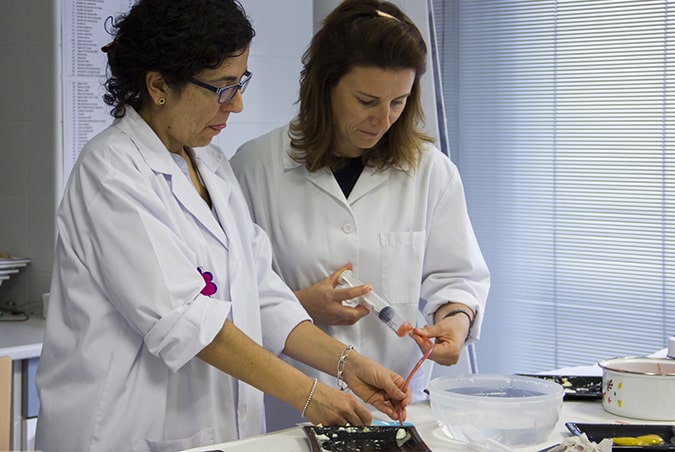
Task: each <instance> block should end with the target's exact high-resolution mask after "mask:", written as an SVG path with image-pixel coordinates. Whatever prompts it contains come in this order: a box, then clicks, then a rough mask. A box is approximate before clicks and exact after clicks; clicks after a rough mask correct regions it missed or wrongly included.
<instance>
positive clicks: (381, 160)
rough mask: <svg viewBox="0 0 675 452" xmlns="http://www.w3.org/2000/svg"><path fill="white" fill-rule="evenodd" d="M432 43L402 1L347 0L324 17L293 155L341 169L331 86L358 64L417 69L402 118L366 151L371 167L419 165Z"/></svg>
mask: <svg viewBox="0 0 675 452" xmlns="http://www.w3.org/2000/svg"><path fill="white" fill-rule="evenodd" d="M426 58H427V47H426V44H425V43H424V38H423V37H422V34H421V33H420V31H419V30H418V29H417V27H416V26H415V24H414V23H413V22H412V21H411V20H410V18H408V16H406V15H405V14H404V13H403V12H402V11H401V10H400V9H399V8H398V7H397V6H396V5H394V4H392V3H389V2H385V1H380V0H345V1H344V2H342V3H341V4H340V5H339V6H338V7H337V8H335V9H334V10H333V11H332V12H331V13H330V14H329V15H328V16H327V17H326V19H325V20H324V22H323V24H322V27H321V29H320V30H319V31H318V32H317V33H316V34H315V35H314V37H313V38H312V41H311V43H310V45H309V48H308V49H307V50H306V51H305V53H304V55H303V57H302V63H303V69H302V72H301V75H300V95H299V100H298V103H299V112H298V116H297V117H296V118H295V119H294V120H293V121H292V122H291V127H290V131H289V135H290V138H291V144H292V146H293V148H294V149H293V151H292V153H291V157H293V159H295V160H296V161H298V162H301V163H303V164H304V165H305V166H306V167H307V168H308V169H309V171H316V170H318V169H320V168H323V167H329V168H331V169H338V168H340V167H341V166H342V165H343V159H341V158H340V157H338V156H336V155H334V153H333V149H332V146H333V142H334V139H335V131H334V126H333V115H332V105H331V96H330V93H331V89H332V88H333V87H335V85H337V83H338V82H339V81H340V79H341V78H342V77H343V76H344V75H345V74H347V73H348V72H350V71H351V70H352V69H353V68H354V67H376V68H380V69H385V70H403V69H413V70H414V71H415V80H414V82H413V86H412V90H411V93H410V96H409V98H408V100H407V103H406V106H405V108H404V110H403V112H402V114H401V116H400V117H399V119H398V120H397V121H396V122H395V123H394V124H392V126H391V128H390V129H389V130H388V131H387V132H386V133H385V135H384V136H383V137H382V139H381V140H380V141H379V142H378V143H377V144H376V145H375V146H373V147H372V148H370V149H367V150H365V152H364V154H363V157H362V159H363V162H364V164H365V165H366V166H372V167H377V168H379V169H385V168H388V167H399V168H402V169H404V170H405V171H408V170H410V169H414V168H415V167H416V166H417V161H418V157H419V154H420V152H421V149H422V144H423V143H424V142H432V141H433V139H432V138H431V137H429V136H428V135H426V134H425V133H424V132H422V131H421V129H420V127H419V126H420V125H421V124H423V123H424V112H423V110H422V101H421V95H420V78H421V76H422V74H424V72H425V71H426Z"/></svg>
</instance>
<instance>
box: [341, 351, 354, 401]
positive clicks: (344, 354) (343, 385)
mask: <svg viewBox="0 0 675 452" xmlns="http://www.w3.org/2000/svg"><path fill="white" fill-rule="evenodd" d="M352 350H354V346H353V345H348V346H347V348H345V349H344V350H343V351H342V354H341V355H340V359H339V360H338V365H337V387H338V389H340V391H346V390H348V389H349V388H348V387H347V384H346V383H345V380H344V378H342V372H343V371H344V368H345V361H346V360H347V356H349V352H351V351H352Z"/></svg>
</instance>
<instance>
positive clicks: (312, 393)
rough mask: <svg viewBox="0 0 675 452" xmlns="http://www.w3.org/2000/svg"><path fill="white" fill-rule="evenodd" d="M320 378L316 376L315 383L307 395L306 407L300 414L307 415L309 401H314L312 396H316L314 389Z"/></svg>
mask: <svg viewBox="0 0 675 452" xmlns="http://www.w3.org/2000/svg"><path fill="white" fill-rule="evenodd" d="M318 381H319V379H318V378H315V379H314V383H312V389H310V390H309V395H308V396H307V401H306V402H305V407H304V408H303V409H302V413H301V414H300V416H302V417H305V413H306V412H307V408H309V402H311V401H312V397H314V390H315V389H316V384H317V383H318Z"/></svg>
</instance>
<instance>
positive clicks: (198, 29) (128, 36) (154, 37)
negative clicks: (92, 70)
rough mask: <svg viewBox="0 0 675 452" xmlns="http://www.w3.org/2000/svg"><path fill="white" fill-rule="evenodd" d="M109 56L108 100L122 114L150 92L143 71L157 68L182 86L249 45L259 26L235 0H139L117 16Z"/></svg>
mask: <svg viewBox="0 0 675 452" xmlns="http://www.w3.org/2000/svg"><path fill="white" fill-rule="evenodd" d="M113 28H114V29H115V31H114V32H113V34H114V35H115V38H114V40H113V41H112V42H111V43H110V44H108V45H107V46H106V47H104V51H105V52H106V53H107V55H108V71H109V72H108V79H107V81H106V82H105V87H106V90H107V93H106V94H105V95H104V96H103V100H104V101H105V103H106V104H108V105H110V106H112V107H113V108H112V110H111V112H110V114H111V115H112V116H113V117H115V118H121V117H122V116H124V115H125V113H126V108H127V106H131V107H132V108H135V109H138V108H139V107H140V105H141V103H142V102H143V101H144V99H147V97H148V93H147V90H146V87H145V75H146V73H147V72H148V71H157V72H159V73H161V74H162V75H163V76H164V79H165V80H166V82H167V84H169V85H171V86H173V87H176V88H180V87H183V86H185V84H186V83H187V81H188V79H189V78H190V77H192V76H194V75H196V74H198V73H199V72H201V71H203V70H205V69H215V68H217V67H218V66H220V64H221V63H222V62H223V61H224V60H225V59H227V58H229V57H233V56H237V55H240V54H241V53H242V52H244V51H245V50H246V48H248V46H249V45H250V43H251V40H252V39H253V36H255V31H254V30H253V27H252V26H251V23H250V21H249V20H248V18H247V16H246V12H245V11H244V9H243V7H242V6H241V4H239V2H237V1H236V0H139V1H138V2H137V3H136V4H135V5H134V6H133V7H132V8H131V9H130V10H129V12H128V13H127V14H125V15H121V16H119V17H117V19H116V21H115V23H114V25H113Z"/></svg>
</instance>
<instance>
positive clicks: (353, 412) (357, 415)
mask: <svg viewBox="0 0 675 452" xmlns="http://www.w3.org/2000/svg"><path fill="white" fill-rule="evenodd" d="M305 418H306V419H307V420H308V421H310V422H311V423H313V424H315V425H318V424H321V425H325V426H332V425H335V426H338V425H341V426H344V425H347V424H350V425H370V423H371V422H372V420H373V415H372V413H371V412H370V410H368V408H366V406H365V405H364V404H363V403H362V402H361V401H359V399H357V398H356V397H355V396H354V395H352V394H351V393H349V392H343V391H340V390H338V389H335V388H331V387H330V386H328V385H326V384H323V383H321V382H319V383H317V385H316V390H315V391H314V396H313V397H312V400H311V401H310V403H309V405H308V406H307V411H306V412H305Z"/></svg>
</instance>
